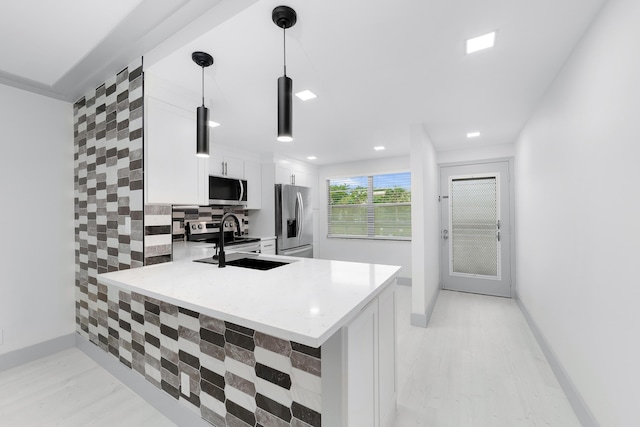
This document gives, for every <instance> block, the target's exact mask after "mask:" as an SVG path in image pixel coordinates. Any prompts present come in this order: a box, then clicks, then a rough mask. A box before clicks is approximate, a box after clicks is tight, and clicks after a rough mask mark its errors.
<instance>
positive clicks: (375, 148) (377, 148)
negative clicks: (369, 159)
mask: <svg viewBox="0 0 640 427" xmlns="http://www.w3.org/2000/svg"><path fill="white" fill-rule="evenodd" d="M373 149H374V150H376V151H381V150H384V147H383V146H382V145H378V146H377V147H373Z"/></svg>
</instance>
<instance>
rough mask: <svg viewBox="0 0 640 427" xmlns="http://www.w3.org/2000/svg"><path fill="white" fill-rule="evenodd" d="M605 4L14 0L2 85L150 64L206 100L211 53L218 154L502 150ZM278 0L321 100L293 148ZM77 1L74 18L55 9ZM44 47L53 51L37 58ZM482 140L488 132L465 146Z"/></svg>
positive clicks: (84, 82)
mask: <svg viewBox="0 0 640 427" xmlns="http://www.w3.org/2000/svg"><path fill="white" fill-rule="evenodd" d="M604 2H605V0H536V1H531V0H446V1H445V0H421V1H418V0H374V1H372V0H349V1H339V0H322V1H321V0H289V1H287V2H284V3H283V2H281V0H260V1H256V0H234V1H230V0H222V1H219V0H216V1H210V0H137V1H130V0H127V1H125V0H118V1H110V2H104V1H97V0H95V1H87V0H58V1H57V2H50V1H48V0H28V1H27V0H12V2H11V4H12V5H11V6H10V8H9V13H7V11H6V8H5V10H4V11H3V15H2V18H0V37H1V38H2V40H16V39H18V38H20V37H24V38H23V39H20V40H21V41H20V43H18V44H16V45H15V46H10V47H7V46H3V47H0V55H2V56H0V57H3V58H7V57H10V58H11V61H9V62H6V61H5V60H4V59H3V61H1V62H0V82H3V83H7V82H8V83H9V84H14V85H16V86H20V85H22V86H26V88H27V89H31V90H34V91H40V92H41V93H45V92H46V91H47V90H48V91H49V92H50V93H49V95H50V96H57V97H61V98H66V99H69V100H73V99H74V97H77V96H79V95H81V94H82V93H84V92H85V91H87V90H88V89H90V88H91V87H92V85H97V84H98V83H99V82H100V81H104V79H105V78H106V77H107V76H109V75H110V74H113V73H114V72H117V71H119V69H121V68H122V67H124V66H125V65H127V63H128V62H130V61H131V60H133V59H134V58H135V57H136V55H137V56H140V55H143V54H145V67H146V69H147V72H148V73H150V74H153V75H155V76H158V77H161V78H163V79H166V80H169V81H172V82H174V83H175V84H176V85H178V86H180V87H181V88H183V89H184V91H185V94H192V93H193V94H199V93H200V83H201V82H200V69H199V68H198V67H197V66H196V65H195V64H194V63H193V62H192V61H191V52H193V51H195V50H204V51H206V52H209V53H210V54H211V55H213V57H214V59H215V63H214V65H213V66H212V67H210V68H208V69H207V70H206V87H207V97H208V98H210V99H211V102H212V111H211V116H212V119H213V120H216V121H218V122H220V123H221V124H222V126H220V127H218V128H215V129H213V130H212V133H211V135H212V138H213V139H214V140H215V142H219V143H222V144H224V145H228V146H233V147H237V148H241V149H246V150H252V151H258V152H279V153H281V154H283V155H286V156H288V157H293V158H298V159H301V160H305V159H306V156H308V155H315V156H317V157H318V160H315V161H314V163H317V164H329V163H338V162H345V161H352V160H361V159H372V158H376V157H381V156H400V155H407V154H408V153H409V126H410V125H411V124H414V123H422V124H424V126H425V128H426V129H427V131H428V132H429V134H430V135H431V138H432V140H433V142H434V144H435V145H436V148H437V149H438V150H440V151H444V150H454V149H462V148H471V147H482V146H489V145H497V144H508V143H513V142H514V141H515V139H516V137H517V135H518V132H519V131H520V129H521V128H522V127H523V125H524V123H525V121H526V119H527V118H528V117H529V115H530V113H531V112H532V110H533V108H534V107H535V105H536V103H537V101H538V100H539V99H540V97H541V96H542V95H543V93H544V91H545V90H546V88H547V87H548V86H549V84H550V83H551V81H552V79H553V78H554V76H555V75H556V73H557V72H558V70H559V69H560V67H561V66H562V64H563V63H564V61H565V60H566V59H567V57H568V55H569V54H570V53H571V50H572V49H573V47H574V46H575V45H576V43H577V41H578V40H579V38H580V37H581V36H582V34H583V33H584V31H585V30H586V28H587V26H588V25H589V23H590V22H591V21H592V19H593V18H594V16H595V14H596V13H597V12H598V10H599V8H600V7H601V6H602V4H603V3H604ZM23 3H24V4H25V5H23ZM53 3H55V4H56V7H57V10H58V11H56V10H54V9H53V6H50V4H53ZM138 3H139V4H138ZM81 4H82V5H84V6H82V7H79V5H81ZM87 4H91V7H87ZM280 4H286V5H289V6H291V7H293V8H294V9H295V10H296V12H297V13H298V23H297V24H296V25H295V26H294V27H293V28H291V29H289V30H287V74H288V75H289V76H290V77H291V78H292V79H293V81H294V91H299V90H302V89H311V90H312V91H314V92H315V93H316V94H317V95H318V98H316V99H313V100H310V101H306V102H302V101H300V100H298V99H297V98H294V107H293V108H294V112H293V116H294V128H293V132H294V142H292V143H286V144H284V143H279V142H277V141H276V140H275V136H276V105H277V100H276V81H277V78H278V77H279V76H280V75H282V30H280V29H278V28H277V27H276V26H275V24H273V22H272V21H271V10H272V9H273V8H274V7H275V6H278V5H280ZM38 5H39V6H41V7H37V6H38ZM45 5H49V6H46V7H45ZM105 5H109V6H108V9H109V11H105V12H104V15H103V10H104V8H105V7H106V6H105ZM135 5H137V7H134V6H135ZM231 5H233V6H231ZM68 7H72V8H74V9H72V10H78V11H79V12H78V13H77V14H76V13H74V14H71V13H66V12H61V11H66V10H69V9H67V8H68ZM14 12H15V13H14ZM143 12H144V13H143ZM30 14H42V16H45V15H48V16H55V17H56V19H49V20H46V19H39V20H30V19H29V16H32V15H30ZM98 14H99V16H101V17H102V18H101V19H100V20H99V21H100V23H99V25H97V20H96V18H95V16H98ZM14 15H15V16H14ZM8 16H9V17H8ZM11 22H33V23H34V25H29V26H25V25H20V26H16V25H13V26H11V25H8V23H11ZM190 22H191V24H189V23H190ZM136 24H137V25H136ZM187 24H188V25H187ZM110 27H111V29H110ZM138 27H144V29H143V28H138ZM182 27H184V29H183V30H181V31H179V30H180V28H182ZM34 28H35V30H34ZM70 28H71V29H73V31H69V29H70ZM56 29H64V31H56ZM491 30H498V36H497V42H496V47H495V48H493V49H490V50H486V51H482V52H477V53H474V54H471V55H465V53H464V40H465V39H466V38H469V37H473V36H477V35H480V34H484V33H486V32H488V31H491ZM85 34H91V37H93V38H88V37H85V36H84V35H85ZM171 34H174V36H172V37H169V36H170V35H171ZM152 36H153V37H152ZM101 37H103V38H101ZM78 38H83V39H82V43H80V42H79V41H78ZM45 39H46V40H47V43H46V44H45V43H44V40H45ZM190 40H191V41H190ZM141 41H142V42H141ZM136 44H137V45H136ZM40 50H46V51H47V55H50V56H49V57H48V58H47V57H45V58H38V57H35V55H34V52H38V51H40ZM8 55H9V56H8ZM10 55H12V56H10ZM21 55H22V56H21ZM127 55H129V56H127ZM5 63H7V65H3V64H5ZM43 64H51V66H50V67H49V66H48V65H43ZM38 67H40V68H41V69H38V70H35V69H36V68H38ZM45 94H46V93H45ZM196 96H199V95H196ZM197 101H198V100H197V99H196V103H197ZM476 130H477V131H480V132H481V133H482V135H481V137H480V138H476V139H473V140H467V138H466V133H467V132H468V131H476ZM374 145H384V146H386V147H387V150H385V151H383V152H375V151H373V149H372V147H373V146H374Z"/></svg>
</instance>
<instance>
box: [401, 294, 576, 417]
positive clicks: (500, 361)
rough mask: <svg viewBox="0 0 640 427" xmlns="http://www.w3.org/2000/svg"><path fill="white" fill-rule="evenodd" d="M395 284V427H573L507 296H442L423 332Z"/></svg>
mask: <svg viewBox="0 0 640 427" xmlns="http://www.w3.org/2000/svg"><path fill="white" fill-rule="evenodd" d="M410 302H411V288H410V287H408V286H398V316H399V318H398V362H399V363H398V414H397V418H396V424H395V425H396V427H409V426H412V427H413V426H425V427H426V426H429V427H458V426H460V427H474V426H477V427H502V426H504V427H515V426H557V427H573V426H575V427H579V426H580V423H579V422H578V420H577V418H576V416H575V413H574V412H573V409H572V408H571V406H570V404H569V401H568V400H567V398H566V396H565V394H564V392H563V391H562V389H561V388H560V385H559V384H558V381H557V380H556V378H555V376H554V374H553V373H552V371H551V368H550V367H549V364H548V362H547V360H546V359H545V357H544V355H543V354H542V351H541V350H540V348H539V346H538V344H537V342H536V340H535V338H534V336H533V334H532V332H531V329H530V328H529V326H528V325H527V323H526V320H525V319H524V316H523V315H522V313H521V311H520V308H519V307H518V305H517V304H516V302H515V301H514V300H512V299H507V298H498V297H488V296H482V295H474V294H467V293H461V292H450V291H441V292H440V296H439V299H438V302H437V304H436V307H435V309H434V313H433V315H432V317H431V320H430V323H429V327H428V328H426V329H425V328H418V327H414V326H410V325H409V316H410V315H409V313H410V309H411V303H410Z"/></svg>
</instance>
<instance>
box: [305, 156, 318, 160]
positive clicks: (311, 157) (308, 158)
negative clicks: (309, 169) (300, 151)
mask: <svg viewBox="0 0 640 427" xmlns="http://www.w3.org/2000/svg"><path fill="white" fill-rule="evenodd" d="M316 159H317V157H316V156H307V160H316Z"/></svg>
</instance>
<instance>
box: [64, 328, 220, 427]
mask: <svg viewBox="0 0 640 427" xmlns="http://www.w3.org/2000/svg"><path fill="white" fill-rule="evenodd" d="M75 344H76V347H78V348H79V349H80V350H81V351H82V352H83V353H85V354H86V355H87V356H89V357H90V358H91V359H93V360H94V361H95V362H96V363H97V364H99V365H100V366H101V367H103V368H104V369H106V370H107V371H108V372H109V373H110V374H111V375H113V376H114V377H116V378H117V379H118V380H120V381H121V382H122V383H124V384H125V385H126V386H127V387H129V388H130V389H131V390H133V391H134V392H135V393H136V394H137V395H138V396H140V397H142V398H143V399H144V400H145V401H146V402H147V403H149V404H150V405H151V406H153V407H154V408H156V409H157V410H158V412H160V413H161V414H162V415H164V416H165V417H167V418H169V419H170V420H171V421H173V422H174V423H176V424H177V425H179V426H190V427H191V426H193V427H211V424H209V423H208V422H207V421H205V420H204V419H202V418H201V417H200V415H199V414H197V413H195V412H194V411H193V409H189V408H187V407H185V406H183V405H182V404H181V403H180V402H178V401H177V400H176V399H174V398H173V397H171V396H170V395H169V394H167V393H165V392H164V391H162V390H160V389H158V388H156V387H155V386H154V385H153V384H151V383H150V382H148V381H147V380H146V379H145V378H144V377H143V376H142V375H140V374H138V373H137V372H136V371H133V370H131V369H129V368H127V367H126V366H124V365H123V364H122V363H120V361H119V360H118V359H116V358H115V357H113V356H112V355H111V354H109V353H106V352H105V351H104V350H102V349H100V348H99V347H97V346H96V345H94V344H93V343H91V342H90V341H89V340H87V339H86V338H84V337H82V336H80V335H78V334H76V338H75ZM193 408H194V409H197V408H195V407H193Z"/></svg>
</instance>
